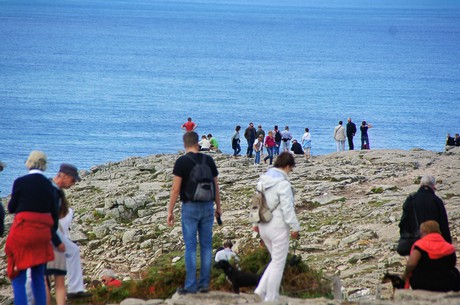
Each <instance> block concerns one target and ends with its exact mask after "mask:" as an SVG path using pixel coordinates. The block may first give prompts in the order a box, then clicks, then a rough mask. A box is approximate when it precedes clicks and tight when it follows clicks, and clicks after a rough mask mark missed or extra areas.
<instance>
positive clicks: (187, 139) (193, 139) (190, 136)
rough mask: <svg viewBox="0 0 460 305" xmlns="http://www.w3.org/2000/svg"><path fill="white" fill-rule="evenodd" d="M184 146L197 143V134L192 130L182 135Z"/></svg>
mask: <svg viewBox="0 0 460 305" xmlns="http://www.w3.org/2000/svg"><path fill="white" fill-rule="evenodd" d="M182 139H183V140H184V146H185V147H192V146H194V145H197V144H198V134H197V133H196V132H194V131H189V132H186V133H185V134H184V136H183V137H182Z"/></svg>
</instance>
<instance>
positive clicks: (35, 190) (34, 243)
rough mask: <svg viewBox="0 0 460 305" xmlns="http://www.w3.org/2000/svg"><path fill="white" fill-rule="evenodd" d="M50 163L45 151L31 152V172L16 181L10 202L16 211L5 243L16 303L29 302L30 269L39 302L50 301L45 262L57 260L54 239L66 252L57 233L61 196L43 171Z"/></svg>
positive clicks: (39, 304)
mask: <svg viewBox="0 0 460 305" xmlns="http://www.w3.org/2000/svg"><path fill="white" fill-rule="evenodd" d="M46 163H47V158H46V155H45V154H44V153H43V152H41V151H32V152H31V153H30V155H29V157H28V159H27V161H26V166H27V168H28V169H29V170H30V171H29V174H28V175H25V176H23V177H20V178H18V179H16V180H15V181H14V183H13V190H12V192H11V199H10V201H9V203H8V212H10V213H14V214H16V215H15V217H14V221H13V224H12V226H11V229H10V233H9V234H8V237H7V240H6V244H5V254H6V256H7V260H8V267H7V274H8V277H9V278H10V279H11V282H12V285H13V293H14V302H15V304H27V293H26V285H25V284H26V279H27V269H29V268H30V269H31V278H32V283H31V286H32V292H33V295H34V299H35V304H36V305H45V304H46V290H45V280H44V279H45V264H46V263H47V262H49V261H52V260H53V259H54V253H53V248H52V245H51V241H53V243H54V244H55V246H56V247H57V248H58V249H59V251H65V246H64V244H63V243H62V242H61V240H60V239H59V237H58V236H57V235H56V229H57V227H58V212H57V208H56V207H57V206H58V197H57V193H56V189H55V187H54V186H53V185H52V184H51V181H50V180H49V179H48V178H47V177H45V175H44V174H43V171H44V170H46Z"/></svg>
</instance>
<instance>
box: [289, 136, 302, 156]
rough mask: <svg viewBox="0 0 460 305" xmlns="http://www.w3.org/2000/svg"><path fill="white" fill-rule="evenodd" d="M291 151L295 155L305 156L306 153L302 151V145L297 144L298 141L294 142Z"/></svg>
mask: <svg viewBox="0 0 460 305" xmlns="http://www.w3.org/2000/svg"><path fill="white" fill-rule="evenodd" d="M291 151H292V152H293V153H294V155H303V154H304V151H303V149H302V145H300V143H299V142H297V140H296V139H294V140H292V147H291Z"/></svg>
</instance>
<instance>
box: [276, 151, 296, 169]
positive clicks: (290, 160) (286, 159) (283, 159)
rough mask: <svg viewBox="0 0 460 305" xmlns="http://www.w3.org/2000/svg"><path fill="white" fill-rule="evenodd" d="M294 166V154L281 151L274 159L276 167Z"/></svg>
mask: <svg viewBox="0 0 460 305" xmlns="http://www.w3.org/2000/svg"><path fill="white" fill-rule="evenodd" d="M288 165H290V166H295V160H294V156H293V155H292V154H291V153H288V152H283V153H281V154H280V155H279V156H278V157H277V158H276V160H275V164H274V166H275V167H276V168H283V167H286V166H288Z"/></svg>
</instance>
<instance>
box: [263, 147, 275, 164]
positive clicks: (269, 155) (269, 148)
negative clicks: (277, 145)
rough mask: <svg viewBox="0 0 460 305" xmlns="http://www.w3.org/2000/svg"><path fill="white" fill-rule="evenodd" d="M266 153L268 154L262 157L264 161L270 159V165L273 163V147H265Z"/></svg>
mask: <svg viewBox="0 0 460 305" xmlns="http://www.w3.org/2000/svg"><path fill="white" fill-rule="evenodd" d="M267 154H268V156H266V157H265V158H264V162H265V161H267V159H270V165H272V163H273V147H267Z"/></svg>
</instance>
